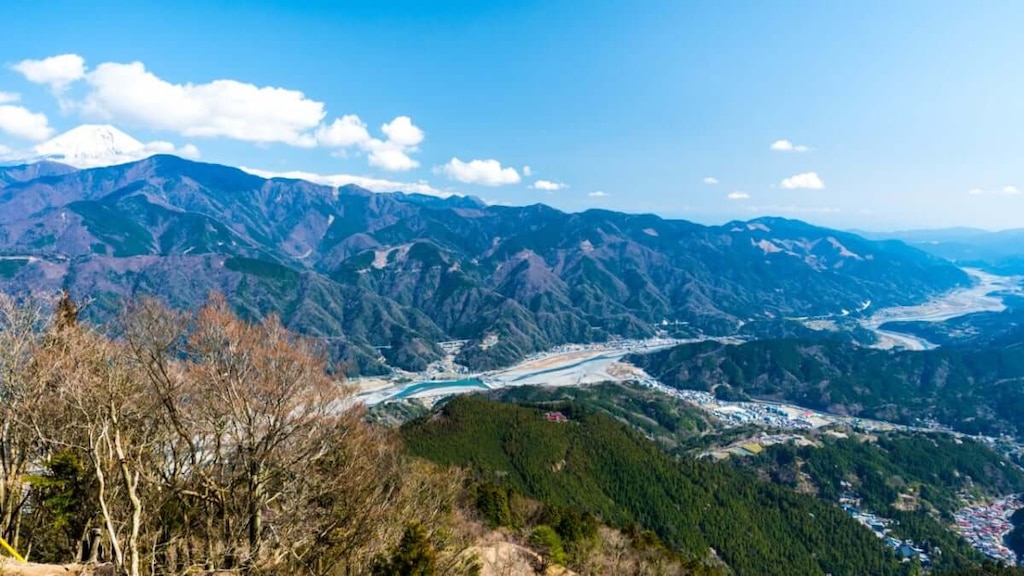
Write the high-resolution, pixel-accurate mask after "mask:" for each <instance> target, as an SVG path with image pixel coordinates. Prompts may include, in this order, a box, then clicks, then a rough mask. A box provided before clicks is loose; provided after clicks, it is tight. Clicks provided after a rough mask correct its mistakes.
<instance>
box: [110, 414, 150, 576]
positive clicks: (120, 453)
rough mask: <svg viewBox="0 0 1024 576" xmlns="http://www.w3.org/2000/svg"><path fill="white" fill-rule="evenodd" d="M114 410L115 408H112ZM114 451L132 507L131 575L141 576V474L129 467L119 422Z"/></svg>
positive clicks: (130, 530) (129, 536)
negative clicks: (133, 471)
mask: <svg viewBox="0 0 1024 576" xmlns="http://www.w3.org/2000/svg"><path fill="white" fill-rule="evenodd" d="M111 409H112V410H113V407H111ZM114 425H115V428H114V451H115V452H116V455H117V460H118V462H119V463H120V466H119V467H120V469H121V481H122V482H123V483H124V489H125V493H127V495H128V500H129V502H131V505H132V519H131V525H130V526H129V528H128V542H127V547H128V555H129V562H130V565H129V571H128V573H129V575H130V576H139V530H140V529H141V527H142V499H141V498H139V473H138V472H135V473H134V474H133V473H132V471H131V469H130V467H129V466H128V458H127V456H126V455H125V452H124V447H123V446H122V444H121V431H120V430H118V429H117V427H116V426H117V422H116V420H115V422H114Z"/></svg>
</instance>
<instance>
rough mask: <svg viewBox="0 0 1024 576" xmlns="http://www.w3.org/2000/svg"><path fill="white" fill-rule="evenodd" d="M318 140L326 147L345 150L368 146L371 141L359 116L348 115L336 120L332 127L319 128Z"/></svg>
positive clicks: (317, 132)
mask: <svg viewBox="0 0 1024 576" xmlns="http://www.w3.org/2000/svg"><path fill="white" fill-rule="evenodd" d="M316 140H317V142H319V143H320V144H322V145H324V146H328V147H331V148H344V147H347V146H357V145H364V144H366V143H367V142H369V141H370V132H369V131H368V130H367V129H366V123H365V122H363V121H362V120H360V119H359V116H356V115H355V114H348V115H346V116H342V117H341V118H337V119H335V120H334V122H332V123H331V124H330V125H326V126H321V127H320V128H318V129H317V131H316Z"/></svg>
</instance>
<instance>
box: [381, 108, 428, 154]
mask: <svg viewBox="0 0 1024 576" xmlns="http://www.w3.org/2000/svg"><path fill="white" fill-rule="evenodd" d="M380 129H381V132H384V135H385V136H387V137H388V142H390V143H392V144H395V145H397V146H401V147H402V148H412V147H414V146H417V145H418V144H419V143H420V142H423V130H420V128H419V127H418V126H416V125H414V124H413V123H412V119H411V118H409V117H408V116H398V117H396V118H395V119H394V120H392V121H391V122H389V123H387V124H384V125H383V126H381V127H380Z"/></svg>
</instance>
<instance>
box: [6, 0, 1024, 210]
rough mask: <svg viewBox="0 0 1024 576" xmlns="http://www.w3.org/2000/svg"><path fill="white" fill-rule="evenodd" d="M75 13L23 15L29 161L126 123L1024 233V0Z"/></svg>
mask: <svg viewBox="0 0 1024 576" xmlns="http://www.w3.org/2000/svg"><path fill="white" fill-rule="evenodd" d="M298 4H302V5H301V6H300V5H298ZM56 6H58V7H57V8H55V7H54V5H52V4H50V5H47V6H46V7H45V8H44V7H42V6H40V5H37V4H36V3H10V2H8V3H4V4H3V6H2V7H0V20H2V21H3V22H5V23H6V26H5V30H4V39H3V42H2V43H0V100H6V102H0V146H3V148H0V152H2V153H4V154H6V155H7V156H9V157H15V156H16V155H18V154H21V153H23V152H24V151H28V150H31V149H32V148H33V147H34V146H36V145H38V143H39V142H40V141H42V140H45V139H46V138H48V137H50V136H52V135H54V134H58V133H60V132H62V131H64V130H67V129H70V128H73V127H75V126H77V125H79V124H82V123H104V124H106V123H109V124H112V125H114V126H117V127H118V128H120V129H122V130H124V131H125V132H127V133H129V134H131V135H132V136H134V137H135V138H136V139H138V140H140V141H142V142H145V143H148V142H153V141H161V142H169V143H171V144H173V145H174V147H175V149H176V150H178V151H179V152H180V151H187V152H186V153H189V154H194V153H195V152H196V150H198V154H199V157H200V158H201V159H202V160H206V161H211V162H219V163H225V164H231V165H237V166H245V167H249V168H256V169H261V170H263V171H268V172H290V171H302V172H307V173H311V174H319V175H347V176H346V177H349V178H351V177H358V178H360V179H361V180H359V181H361V182H366V183H368V184H369V185H374V186H376V187H377V188H380V189H386V188H388V187H389V186H392V187H393V186H398V185H401V186H402V187H405V188H409V189H420V190H428V191H430V190H436V191H441V192H458V193H468V194H473V195H476V196H479V197H481V198H484V199H486V200H488V201H490V202H500V203H510V204H530V203H534V202H545V203H548V204H551V205H554V206H556V207H559V208H562V209H566V210H584V209H587V208H591V207H602V208H610V209H615V210H624V211H631V212H655V213H658V214H661V215H663V216H667V217H674V218H677V217H681V218H687V219H691V220H696V221H700V222H722V221H725V220H728V219H731V218H744V219H746V218H752V217H755V216H759V215H766V214H770V215H781V216H787V217H794V218H801V219H805V220H809V221H812V222H816V223H821V224H826V225H831V226H840V227H857V228H865V229H873V230H892V229H902V228H920V227H939V226H960V225H963V226H979V227H986V228H1008V227H1021V226H1024V195H1022V194H1021V193H1020V192H1019V191H1018V188H1019V189H1020V190H1021V191H1024V165H1022V162H1021V158H1022V152H1024V98H1022V94H1021V88H1022V82H1024V74H1022V72H1024V70H1022V68H1024V58H1022V57H1021V56H1022V55H1024V50H1022V49H1024V35H1022V34H1021V33H1020V22H1022V21H1024V4H1021V3H1019V2H1013V1H1005V2H989V1H979V2H962V1H961V2H945V1H940V0H922V1H911V0H903V1H900V2H891V1H874V2H873V1H861V2H820V1H811V0H808V1H767V0H766V1H763V2H722V1H708V2H684V1H661V0H644V1H643V2H626V1H622V2H587V3H584V2H578V1H577V2H563V1H558V0H547V1H531V2H503V3H498V2H468V1H467V2H454V1H453V2H429V1H410V2H403V1H394V2H383V1H376V2H307V3H293V2H248V3H245V5H244V7H243V5H242V4H241V3H237V2H230V3H229V2H213V1H203V2H198V1H187V0H182V1H178V2H175V3H173V4H167V5H166V6H157V5H156V3H148V2H133V3H128V2H89V3H85V2H67V3H60V4H58V5H56ZM59 55H76V56H78V57H80V60H75V59H74V58H73V57H70V58H69V57H65V58H64V59H63V60H46V59H47V58H51V57H54V56H59ZM26 61H27V62H26ZM133 63H138V64H133ZM217 80H221V81H224V80H227V81H231V82H219V83H213V82H214V81H217ZM211 83H212V84H211ZM40 115H44V116H45V119H42V118H41V117H40ZM396 119H397V120H396ZM336 121H337V123H336ZM385 125H387V126H388V129H387V130H385V129H384V128H383V127H384V126H385ZM779 141H784V142H786V143H788V144H789V146H788V148H789V149H788V150H773V149H772V145H773V143H778V142H779ZM186 145H191V146H194V147H195V150H193V149H192V148H185V146H186ZM775 147H776V148H787V145H786V144H777V145H776V146H775ZM804 148H806V149H804ZM474 161H478V162H474ZM527 166H529V170H528V171H527V170H526V169H525V167H527ZM527 172H528V173H527ZM711 178H713V179H714V180H715V181H716V182H717V183H715V184H709V183H706V181H707V182H710V181H711V180H708V179H711ZM538 181H542V182H546V183H547V184H543V183H541V184H538ZM555 185H562V186H561V188H560V189H558V190H550V189H543V188H555V187H558V186H555ZM730 196H731V198H730Z"/></svg>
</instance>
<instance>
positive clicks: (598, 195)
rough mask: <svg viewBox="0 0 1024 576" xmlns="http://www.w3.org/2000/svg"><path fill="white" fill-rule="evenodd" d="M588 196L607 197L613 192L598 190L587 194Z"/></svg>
mask: <svg viewBox="0 0 1024 576" xmlns="http://www.w3.org/2000/svg"><path fill="white" fill-rule="evenodd" d="M587 196H590V197H591V198H607V197H609V196H611V194H609V193H607V192H604V191H602V190H596V191H594V192H591V193H589V194H587Z"/></svg>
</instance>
